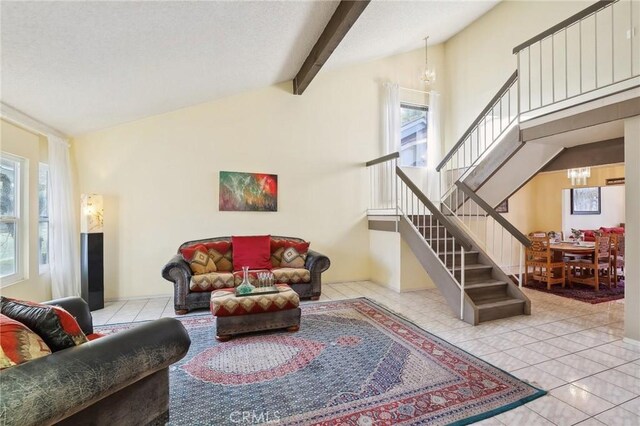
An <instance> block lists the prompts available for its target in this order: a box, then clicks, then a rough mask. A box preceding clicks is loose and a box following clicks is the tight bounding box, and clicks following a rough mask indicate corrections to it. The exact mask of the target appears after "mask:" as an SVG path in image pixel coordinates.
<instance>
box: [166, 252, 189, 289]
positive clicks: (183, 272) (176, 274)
mask: <svg viewBox="0 0 640 426" xmlns="http://www.w3.org/2000/svg"><path fill="white" fill-rule="evenodd" d="M162 278H164V279H165V280H167V281H171V282H174V283H175V282H177V281H178V280H180V279H184V280H186V282H189V280H190V279H191V268H190V267H189V264H188V263H187V262H186V261H185V260H184V259H183V258H182V256H181V255H179V254H176V255H175V256H173V257H172V258H171V259H170V260H169V261H168V262H167V264H166V265H164V268H162Z"/></svg>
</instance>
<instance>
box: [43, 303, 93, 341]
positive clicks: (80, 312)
mask: <svg viewBox="0 0 640 426" xmlns="http://www.w3.org/2000/svg"><path fill="white" fill-rule="evenodd" d="M43 304H44V305H53V306H60V307H61V308H62V309H64V310H66V311H67V312H69V313H70V314H71V315H73V316H74V317H75V319H76V321H78V325H80V328H81V329H82V332H83V333H84V334H86V335H89V334H91V333H93V319H92V317H91V310H90V309H89V305H88V304H87V302H85V301H84V299H82V298H81V297H64V298H62V299H55V300H50V301H48V302H44V303H43Z"/></svg>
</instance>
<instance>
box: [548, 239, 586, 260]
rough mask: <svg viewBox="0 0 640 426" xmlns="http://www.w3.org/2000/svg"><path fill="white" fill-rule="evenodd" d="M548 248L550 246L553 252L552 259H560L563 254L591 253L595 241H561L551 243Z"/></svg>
mask: <svg viewBox="0 0 640 426" xmlns="http://www.w3.org/2000/svg"><path fill="white" fill-rule="evenodd" d="M550 248H551V251H552V252H553V258H554V260H557V261H562V257H563V256H564V255H565V254H575V255H587V254H593V251H594V249H595V243H589V242H573V241H561V242H557V243H551V244H550Z"/></svg>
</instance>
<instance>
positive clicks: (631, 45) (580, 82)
mask: <svg viewBox="0 0 640 426" xmlns="http://www.w3.org/2000/svg"><path fill="white" fill-rule="evenodd" d="M639 8H640V3H638V2H635V1H620V0H614V1H612V0H601V1H598V2H597V3H595V4H593V5H591V6H589V7H587V8H586V9H584V10H582V11H580V12H578V13H576V14H575V15H573V16H571V17H570V18H568V19H565V20H564V21H562V22H560V23H559V24H557V25H555V26H553V27H551V28H549V29H548V30H546V31H543V32H542V33H540V34H538V35H537V36H535V37H533V38H531V39H529V40H527V41H525V42H524V43H522V44H520V45H518V46H516V47H515V48H514V49H513V53H514V54H516V55H517V60H518V75H519V88H520V89H519V98H520V103H519V112H520V113H521V114H524V113H527V114H526V115H527V116H534V115H536V114H537V113H538V112H542V113H543V112H544V110H542V108H545V107H551V106H553V107H552V108H550V109H551V110H555V109H559V108H561V107H564V106H569V105H571V102H570V100H572V99H574V98H576V97H578V96H581V97H582V99H581V100H587V99H584V98H586V97H587V96H582V95H587V94H591V95H593V96H592V98H593V99H595V98H597V97H598V96H600V95H605V94H610V93H611V90H606V91H605V90H601V89H605V88H611V86H613V85H616V86H619V90H626V89H628V88H631V87H634V86H637V85H638V84H640V79H639V78H638V76H640V46H638V44H639V43H637V41H636V40H635V39H636V29H635V27H637V26H638V25H639V24H640V23H639V22H634V16H636V19H638V18H637V17H638V16H640V11H639V10H638V9H639ZM616 89H617V88H616ZM534 112H535V113H536V114H534Z"/></svg>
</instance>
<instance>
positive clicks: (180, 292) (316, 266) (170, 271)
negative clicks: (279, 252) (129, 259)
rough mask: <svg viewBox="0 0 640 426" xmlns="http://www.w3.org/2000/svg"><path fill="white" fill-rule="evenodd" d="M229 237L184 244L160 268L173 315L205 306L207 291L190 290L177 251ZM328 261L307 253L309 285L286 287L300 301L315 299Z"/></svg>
mask: <svg viewBox="0 0 640 426" xmlns="http://www.w3.org/2000/svg"><path fill="white" fill-rule="evenodd" d="M273 238H276V239H287V240H294V241H299V242H304V240H301V239H299V238H293V237H282V236H275V235H274V236H273ZM230 239H231V238H230V237H217V238H208V239H204V240H195V241H187V242H186V243H183V244H182V245H180V247H179V248H178V253H177V254H176V255H174V256H173V257H172V258H171V259H170V260H169V262H167V264H166V265H165V266H164V268H163V269H162V277H163V278H164V279H166V280H168V281H171V282H172V283H173V301H174V308H175V311H176V314H178V315H183V314H186V313H187V312H189V311H191V310H193V309H201V308H208V307H209V299H210V298H211V292H210V291H193V292H192V291H190V289H189V283H190V281H191V268H190V267H189V264H188V263H187V262H185V261H184V259H183V258H182V255H181V254H180V250H181V249H182V248H184V247H188V246H191V245H194V244H198V243H209V242H217V241H229V240H230ZM329 266H331V262H330V261H329V258H328V257H327V256H325V255H323V254H320V253H318V252H317V251H313V250H309V251H308V253H307V260H306V261H305V266H304V267H305V268H306V269H308V270H309V272H310V273H311V282H310V283H300V284H289V286H290V287H291V288H292V289H293V290H294V291H295V292H296V293H298V295H299V296H300V298H302V299H311V300H318V298H320V293H321V292H322V273H323V272H324V271H326V270H327V269H329Z"/></svg>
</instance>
